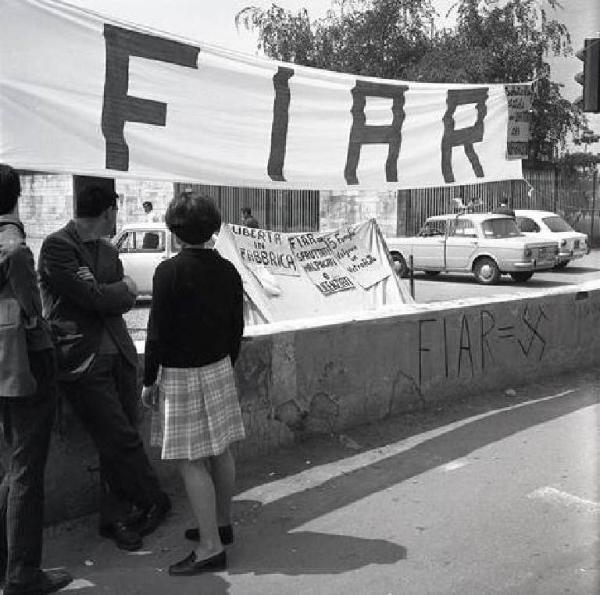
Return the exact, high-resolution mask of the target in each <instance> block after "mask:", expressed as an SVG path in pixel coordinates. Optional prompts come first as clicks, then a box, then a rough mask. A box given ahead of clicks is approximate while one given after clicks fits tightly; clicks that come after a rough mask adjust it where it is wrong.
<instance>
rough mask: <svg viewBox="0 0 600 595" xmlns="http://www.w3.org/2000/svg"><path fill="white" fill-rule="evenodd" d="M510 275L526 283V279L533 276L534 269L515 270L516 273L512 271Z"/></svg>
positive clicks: (519, 281) (517, 280)
mask: <svg viewBox="0 0 600 595" xmlns="http://www.w3.org/2000/svg"><path fill="white" fill-rule="evenodd" d="M510 276H511V277H512V278H513V279H514V280H515V281H516V282H517V283H525V282H526V281H529V279H531V277H533V271H515V272H514V273H511V274H510Z"/></svg>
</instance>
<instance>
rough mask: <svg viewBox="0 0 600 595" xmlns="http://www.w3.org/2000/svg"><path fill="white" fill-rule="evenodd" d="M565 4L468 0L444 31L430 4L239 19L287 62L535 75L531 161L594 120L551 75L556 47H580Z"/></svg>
mask: <svg viewBox="0 0 600 595" xmlns="http://www.w3.org/2000/svg"><path fill="white" fill-rule="evenodd" d="M560 8H561V7H560V5H559V3H558V0H545V1H544V2H541V1H540V0H508V1H507V2H504V3H502V5H500V3H499V2H498V0H458V1H457V2H456V4H455V5H454V6H453V8H452V11H453V12H456V25H455V26H454V27H453V28H452V29H442V30H439V29H436V28H435V18H436V16H439V15H437V13H436V12H435V10H434V8H433V6H432V3H431V1H430V0H337V1H336V2H335V3H334V4H333V5H332V8H331V9H330V11H329V12H328V14H327V15H326V16H325V17H324V18H322V19H317V20H311V19H310V17H309V14H308V12H307V11H306V10H305V9H303V10H300V11H299V12H297V13H292V12H290V11H288V10H285V9H283V8H281V7H279V6H277V5H275V4H273V5H271V7H270V8H267V9H261V8H257V7H254V6H249V7H247V8H245V9H243V10H242V11H240V12H239V13H238V15H237V16H236V23H237V25H238V26H240V25H243V26H245V27H247V28H249V29H254V30H256V31H257V32H258V48H259V49H260V50H262V51H263V52H264V53H265V54H266V55H267V56H269V57H271V58H274V59H277V60H282V61H285V62H294V63H296V64H302V65H305V66H313V67H316V68H324V69H327V70H335V71H339V72H347V73H352V74H357V75H363V76H376V77H382V78H390V79H401V80H412V81H428V82H452V83H476V84H477V83H516V82H526V81H531V80H535V81H536V82H535V84H534V97H533V109H532V140H531V143H530V158H531V159H545V160H547V159H551V158H552V157H553V156H554V155H555V153H556V152H557V149H559V148H564V144H565V140H566V138H567V135H568V134H569V133H570V132H574V131H576V130H577V129H578V128H579V127H580V126H582V124H583V123H584V122H585V118H584V116H583V114H582V112H581V111H579V109H577V108H575V107H574V106H573V105H572V104H571V103H570V102H568V101H567V100H565V99H564V98H563V97H562V96H561V93H560V85H559V84H557V83H555V82H553V81H552V80H551V79H550V67H549V64H548V62H547V61H546V59H547V56H548V55H549V53H550V52H552V53H555V54H563V55H568V54H569V53H571V52H572V49H571V43H570V36H569V33H568V31H567V29H566V27H565V25H563V24H561V23H560V22H559V21H557V20H555V19H553V18H551V13H556V12H557V11H558V10H559V9H560Z"/></svg>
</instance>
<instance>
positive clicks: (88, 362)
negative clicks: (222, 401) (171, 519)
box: [38, 185, 171, 550]
mask: <svg viewBox="0 0 600 595" xmlns="http://www.w3.org/2000/svg"><path fill="white" fill-rule="evenodd" d="M76 209H77V211H76V213H77V214H76V216H75V217H74V219H73V220H71V221H69V223H67V225H66V226H65V227H64V228H62V229H60V230H58V231H57V232H55V233H53V234H50V235H49V236H48V237H47V238H46V239H45V240H44V242H43V244H42V248H41V251H40V256H39V263H38V272H39V280H40V288H41V293H42V303H43V308H44V315H45V316H46V318H47V319H48V321H49V323H50V328H51V332H52V336H53V340H54V344H55V347H56V352H57V358H58V368H59V386H60V389H61V391H62V393H63V394H64V395H65V397H66V399H67V400H68V402H69V403H70V404H71V406H72V408H73V410H74V411H75V413H76V414H77V416H78V417H79V418H80V419H81V421H82V423H83V425H84V427H85V428H86V430H87V431H88V432H89V433H90V435H91V437H92V439H93V441H94V443H95V445H96V448H97V450H98V454H99V459H100V480H101V490H102V491H101V502H100V525H99V531H100V535H102V536H103V537H108V538H111V539H114V541H115V542H116V544H117V546H118V547H119V548H121V549H126V550H137V549H139V548H140V547H142V539H141V538H142V537H143V536H144V535H147V534H149V533H151V532H152V531H154V530H155V529H156V528H157V527H158V525H160V523H162V521H163V520H164V518H165V517H166V515H167V513H168V511H169V510H170V508H171V502H170V500H169V497H168V496H167V495H166V494H165V493H164V492H163V491H162V490H161V487H160V485H159V481H158V478H157V477H156V473H155V471H154V469H153V468H152V465H151V463H150V461H149V459H148V456H147V454H146V451H145V450H144V445H143V442H142V439H141V437H140V435H139V433H138V430H137V421H138V414H139V391H138V380H137V353H136V349H135V346H134V344H133V341H132V339H131V337H130V335H129V333H128V331H127V327H126V325H125V320H124V319H123V314H124V313H125V312H127V311H128V310H130V309H131V307H132V306H133V305H134V303H135V299H136V293H137V288H136V286H135V283H134V282H133V280H132V279H130V278H129V277H127V276H126V275H124V274H123V265H122V263H121V261H120V259H119V255H118V252H117V250H116V248H115V247H114V246H113V245H112V244H111V243H110V242H109V241H108V240H107V239H106V236H108V235H109V234H110V233H111V232H112V230H113V229H114V226H115V221H116V214H117V209H118V206H117V195H116V194H115V193H114V192H112V191H109V190H107V189H106V188H103V187H101V186H98V185H90V186H87V187H85V188H83V189H82V190H81V191H80V192H79V193H78V195H77V197H76Z"/></svg>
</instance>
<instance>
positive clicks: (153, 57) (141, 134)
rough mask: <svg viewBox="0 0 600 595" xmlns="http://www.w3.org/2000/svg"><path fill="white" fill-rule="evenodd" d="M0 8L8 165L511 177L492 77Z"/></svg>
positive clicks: (504, 115)
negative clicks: (477, 79) (289, 53)
mask: <svg viewBox="0 0 600 595" xmlns="http://www.w3.org/2000/svg"><path fill="white" fill-rule="evenodd" d="M0 5H1V8H2V18H1V19H0V56H2V57H3V59H2V60H0V129H1V130H2V134H1V135H0V162H7V163H10V164H11V165H13V166H14V167H16V168H18V169H26V170H33V171H48V172H58V173H61V172H62V173H68V174H78V175H90V176H104V177H115V178H116V177H121V178H123V177H128V178H139V179H146V180H163V181H180V182H196V183H202V184H213V185H222V186H251V187H259V188H275V189H315V190H347V189H357V190H362V189H368V190H396V189H401V188H416V187H425V186H441V185H455V184H460V185H462V184H470V183H478V182H490V181H496V180H504V179H516V178H521V177H522V170H521V163H520V161H519V160H514V159H511V158H509V157H507V154H506V153H507V142H513V141H509V140H508V134H507V130H508V126H509V121H508V114H509V112H508V104H507V91H506V89H509V88H510V87H506V89H505V86H504V85H501V84H477V85H465V84H441V83H418V82H409V81H398V80H385V79H377V78H373V77H366V76H359V75H354V74H352V75H351V74H343V73H338V72H329V71H326V70H319V69H315V68H307V67H303V66H298V65H295V64H286V63H283V62H276V61H273V60H268V59H266V58H262V57H256V56H249V55H244V54H238V53H235V52H231V51H228V50H226V49H222V48H217V47H214V46H210V45H208V44H203V43H199V42H197V41H193V40H187V39H182V38H178V37H175V36H169V35H168V34H165V33H159V32H156V31H153V30H150V29H147V28H145V27H142V26H137V25H133V24H127V23H121V22H119V21H117V20H115V19H111V18H106V17H102V16H101V15H98V14H96V13H93V12H89V11H86V10H83V9H80V8H76V7H74V6H72V5H69V4H67V3H63V2H60V1H58V0H0ZM32 40H35V43H32ZM511 138H513V137H511ZM519 138H520V137H519ZM514 142H520V141H514ZM511 157H514V153H513V154H512V155H511Z"/></svg>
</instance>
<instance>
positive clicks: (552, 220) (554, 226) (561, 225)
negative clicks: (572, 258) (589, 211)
mask: <svg viewBox="0 0 600 595" xmlns="http://www.w3.org/2000/svg"><path fill="white" fill-rule="evenodd" d="M542 221H543V222H544V223H545V224H546V225H547V226H548V229H549V230H550V231H553V232H554V233H559V232H561V231H573V228H572V227H571V226H570V225H569V224H568V223H567V222H566V221H565V220H564V219H563V218H562V217H559V216H558V215H554V216H553V217H544V218H543V219H542Z"/></svg>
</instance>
